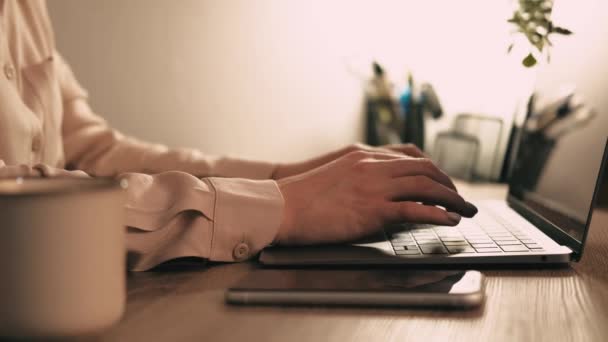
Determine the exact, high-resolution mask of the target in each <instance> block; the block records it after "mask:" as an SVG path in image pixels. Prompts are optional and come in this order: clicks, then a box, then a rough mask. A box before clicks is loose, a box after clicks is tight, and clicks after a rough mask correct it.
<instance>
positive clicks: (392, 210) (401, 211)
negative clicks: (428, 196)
mask: <svg viewBox="0 0 608 342" xmlns="http://www.w3.org/2000/svg"><path fill="white" fill-rule="evenodd" d="M384 217H385V218H386V220H387V221H389V222H409V223H429V224H436V225H443V226H455V225H457V224H458V223H459V222H460V219H461V216H460V215H459V214H457V213H453V212H448V211H445V210H443V209H441V208H438V207H435V206H431V205H424V204H420V203H416V202H387V204H386V206H385V207H384Z"/></svg>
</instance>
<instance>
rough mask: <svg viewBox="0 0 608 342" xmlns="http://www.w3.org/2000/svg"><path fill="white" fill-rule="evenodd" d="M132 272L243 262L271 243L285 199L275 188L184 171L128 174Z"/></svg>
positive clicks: (269, 184) (265, 182)
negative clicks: (189, 260)
mask: <svg viewBox="0 0 608 342" xmlns="http://www.w3.org/2000/svg"><path fill="white" fill-rule="evenodd" d="M120 177H121V178H123V179H127V180H128V182H129V186H128V196H127V198H128V199H127V203H126V217H127V218H126V220H127V221H126V225H127V248H128V258H127V259H128V261H127V262H128V267H129V269H131V270H135V271H143V270H147V269H150V268H152V267H154V266H155V265H158V264H160V263H162V262H164V261H167V260H170V259H174V258H178V257H188V256H194V257H201V258H206V259H209V260H212V261H227V262H231V261H243V260H246V259H249V258H250V257H251V256H254V255H256V254H257V253H258V252H259V251H260V250H261V249H262V248H264V247H266V246H268V245H269V244H271V243H272V241H273V240H274V238H275V237H276V234H277V230H278V228H279V225H280V224H281V219H282V213H283V198H282V196H281V192H280V191H279V189H278V187H277V184H276V182H274V181H271V180H262V181H260V180H257V181H256V180H248V179H238V178H203V179H198V178H196V177H194V176H192V175H190V174H187V173H184V172H180V171H169V172H164V173H160V174H156V175H146V174H141V173H128V174H123V175H121V176H120Z"/></svg>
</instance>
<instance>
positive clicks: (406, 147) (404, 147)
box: [383, 144, 428, 158]
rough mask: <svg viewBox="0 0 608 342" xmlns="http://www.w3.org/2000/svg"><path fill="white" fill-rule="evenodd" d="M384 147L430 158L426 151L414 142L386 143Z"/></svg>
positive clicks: (411, 155)
mask: <svg viewBox="0 0 608 342" xmlns="http://www.w3.org/2000/svg"><path fill="white" fill-rule="evenodd" d="M383 148H386V149H389V150H392V151H395V152H399V153H403V154H406V155H408V156H410V157H416V158H428V156H427V155H426V154H424V152H422V151H421V150H420V149H419V148H418V147H417V146H416V145H414V144H396V145H386V146H383Z"/></svg>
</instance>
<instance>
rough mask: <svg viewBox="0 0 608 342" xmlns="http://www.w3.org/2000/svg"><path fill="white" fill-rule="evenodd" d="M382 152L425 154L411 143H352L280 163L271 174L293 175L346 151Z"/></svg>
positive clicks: (277, 175) (423, 155)
mask: <svg viewBox="0 0 608 342" xmlns="http://www.w3.org/2000/svg"><path fill="white" fill-rule="evenodd" d="M358 151H362V152H382V153H388V154H395V155H398V156H410V157H416V158H426V157H427V156H426V155H425V154H424V153H423V152H422V151H420V149H418V147H416V146H415V145H413V144H399V145H385V146H381V147H372V146H369V145H365V144H353V145H350V146H347V147H344V148H341V149H339V150H337V151H334V152H330V153H327V154H324V155H322V156H319V157H317V158H313V159H310V160H306V161H303V162H299V163H289V164H280V165H279V166H278V167H277V169H276V170H275V171H274V174H273V175H272V178H273V179H277V180H278V179H282V178H285V177H291V176H295V175H297V174H300V173H304V172H306V171H309V170H312V169H315V168H317V167H319V166H321V165H324V164H327V163H329V162H331V161H334V160H336V159H338V158H340V157H342V156H344V155H346V154H348V153H352V152H358Z"/></svg>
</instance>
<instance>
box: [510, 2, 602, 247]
mask: <svg viewBox="0 0 608 342" xmlns="http://www.w3.org/2000/svg"><path fill="white" fill-rule="evenodd" d="M596 4H598V5H597V6H600V5H601V2H597V3H596ZM601 6H604V7H606V10H608V6H606V5H601ZM576 8H577V10H576V11H573V13H576V17H577V18H574V19H572V20H570V21H569V26H570V27H569V28H571V29H572V31H574V34H573V35H571V36H568V37H563V38H561V39H559V40H557V39H556V41H555V42H554V46H553V47H552V50H551V62H550V63H548V64H547V63H545V64H544V65H543V66H541V67H540V69H539V70H538V72H539V73H538V79H537V82H536V87H535V92H534V94H535V95H534V96H533V98H532V101H531V103H530V105H529V107H528V108H529V109H528V113H526V120H525V122H524V123H523V124H522V126H521V127H520V128H519V131H520V132H519V139H518V140H519V141H518V143H519V145H518V146H516V147H515V148H516V153H517V154H516V158H515V160H514V162H513V165H512V169H511V178H510V184H509V194H510V197H512V198H515V199H516V200H518V201H519V203H520V204H523V206H525V208H526V210H529V211H531V212H533V213H534V214H535V215H536V216H539V217H541V218H542V219H544V220H545V221H548V222H549V223H550V224H551V225H552V226H553V228H557V229H559V230H561V231H562V232H563V233H565V234H567V235H568V236H569V237H570V238H572V239H574V240H575V241H576V242H579V243H582V242H583V240H584V237H585V230H586V227H587V226H588V224H587V219H588V217H589V214H590V210H591V209H592V208H591V205H592V199H593V195H594V190H595V187H596V182H597V180H598V174H599V171H600V166H601V163H602V156H603V154H604V149H605V147H606V139H607V136H608V96H606V92H607V91H608V63H606V61H608V45H606V44H597V42H599V41H602V40H603V39H604V38H603V37H606V36H608V24H606V20H604V19H606V18H604V19H603V20H601V21H600V20H599V19H600V18H597V17H598V16H603V17H606V15H605V14H603V13H605V12H604V11H597V9H593V8H591V9H589V10H581V8H582V6H578V7H576ZM584 11H585V12H589V13H582V12H584ZM589 16H591V17H592V18H591V19H590V18H589ZM578 17H580V18H578ZM596 19H597V20H596Z"/></svg>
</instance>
